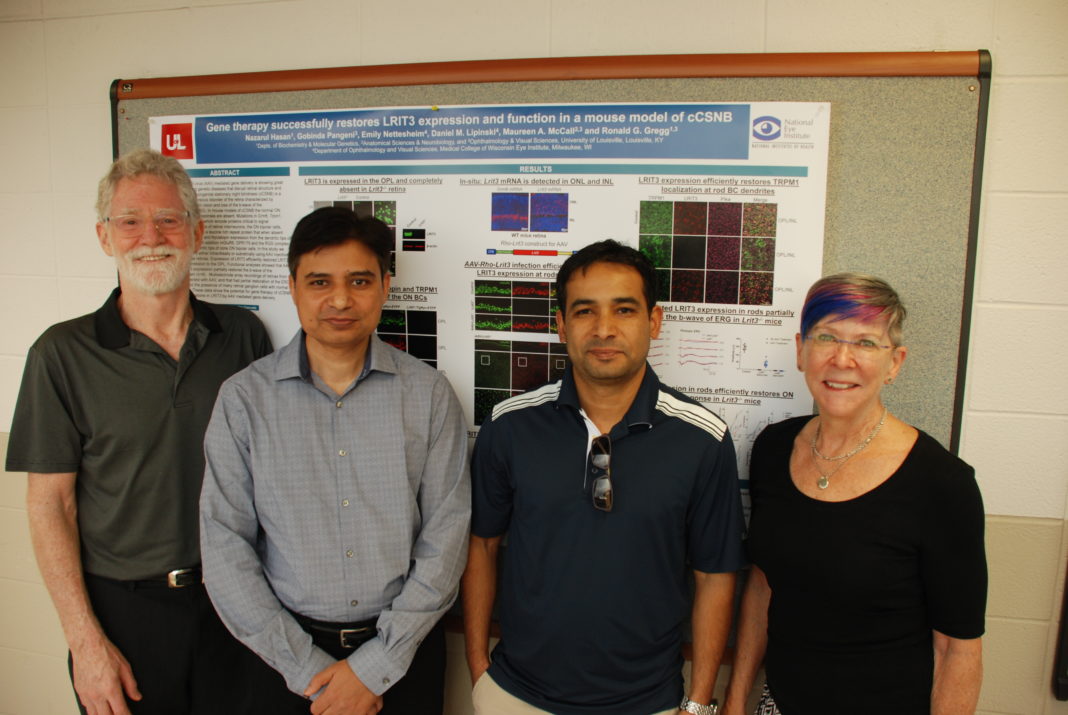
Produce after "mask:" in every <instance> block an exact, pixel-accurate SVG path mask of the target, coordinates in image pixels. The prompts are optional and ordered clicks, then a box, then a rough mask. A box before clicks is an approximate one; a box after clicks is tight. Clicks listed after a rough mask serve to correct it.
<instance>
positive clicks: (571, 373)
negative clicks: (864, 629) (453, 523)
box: [463, 240, 743, 715]
mask: <svg viewBox="0 0 1068 715" xmlns="http://www.w3.org/2000/svg"><path fill="white" fill-rule="evenodd" d="M556 290H557V299H558V302H559V308H560V309H559V311H558V312H557V314H556V319H557V326H558V329H559V335H560V340H561V342H564V343H566V344H567V353H568V357H569V358H570V365H569V366H568V368H567V370H566V372H565V373H564V377H563V379H562V380H561V381H559V382H556V383H553V384H549V385H546V386H544V387H541V388H539V389H537V390H534V391H532V392H528V393H526V394H523V395H519V396H517V397H513V398H511V399H509V400H505V401H504V402H502V403H500V404H498V405H497V406H496V408H495V409H494V410H493V414H492V416H491V418H490V419H489V420H488V421H486V422H485V423H484V424H483V425H482V427H481V431H480V432H479V435H478V440H477V442H476V443H475V451H474V455H473V457H472V479H473V490H474V494H473V514H472V524H471V527H472V528H471V532H472V533H471V544H470V546H471V548H470V552H469V557H468V562H467V570H466V572H465V573H464V577H463V600H464V620H465V632H466V638H467V661H468V667H469V668H470V670H471V678H472V682H473V683H474V684H475V688H474V692H473V699H474V704H475V713H476V715H491V714H492V715H511V714H512V713H517V714H518V713H540V712H551V713H559V714H563V715H569V714H574V715H581V714H584V713H613V715H651V714H654V713H655V714H661V713H676V712H677V711H679V712H690V713H698V714H700V715H709V714H714V713H715V711H716V706H715V703H714V702H713V699H712V692H713V689H714V687H715V681H716V674H717V671H718V669H719V664H720V660H721V658H722V655H723V650H724V647H725V644H726V640H727V633H728V630H729V628H730V615H731V604H732V599H733V594H734V580H735V571H737V569H738V568H739V567H741V566H742V564H743V556H742V546H741V536H742V530H743V522H742V512H741V504H740V498H739V491H738V478H737V465H736V462H735V455H734V446H733V444H732V442H731V438H730V435H729V434H728V433H727V426H726V424H725V423H724V422H723V421H722V420H721V419H720V418H719V417H717V416H716V415H715V414H713V413H711V412H709V411H708V410H706V409H705V408H704V407H702V406H701V405H699V404H698V403H696V402H694V401H693V400H691V399H689V398H687V397H685V396H683V395H682V394H680V393H679V392H677V391H675V390H673V389H671V388H669V387H667V386H665V385H662V384H661V383H660V381H659V379H658V378H657V376H656V374H655V373H654V372H653V370H652V368H651V367H650V366H649V365H648V363H647V362H646V355H647V354H648V352H649V343H650V341H651V339H652V338H655V337H657V335H658V334H659V331H660V323H661V320H662V319H663V311H662V310H661V308H660V306H658V305H656V304H655V301H656V274H655V271H654V269H653V267H652V265H651V264H650V263H649V261H648V260H647V259H646V258H645V256H644V255H642V254H641V253H640V252H638V251H636V250H634V249H633V248H629V247H627V246H623V245H621V244H619V243H617V242H615V241H611V240H608V241H601V242H599V243H594V244H592V245H589V246H587V247H585V248H583V249H582V250H581V251H578V252H577V253H575V254H574V255H572V256H571V257H570V258H568V259H567V261H566V262H565V263H564V265H563V266H562V267H561V268H560V273H559V275H558V276H557V282H556ZM505 533H507V534H508V545H507V548H506V549H505V550H504V557H503V564H504V566H503V568H504V573H503V578H502V580H501V582H500V598H499V599H496V600H497V601H498V605H499V609H500V629H501V640H500V642H499V643H498V645H497V647H496V648H495V649H494V651H493V654H492V656H491V655H490V653H489V630H490V619H491V614H492V611H493V604H494V600H495V597H496V595H497V593H496V592H497V556H498V551H499V549H500V545H501V539H502V538H503V537H504V535H505ZM691 571H692V573H693V578H694V582H695V594H694V597H693V600H692V602H691V599H690V587H689V579H688V578H687V576H688V572H691ZM687 615H689V616H690V619H691V622H692V628H693V668H692V677H691V682H690V689H689V692H688V693H687V694H686V695H685V696H683V679H682V674H681V671H682V640H683V631H684V628H685V622H686V617H687ZM680 699H681V705H680V704H679V703H680Z"/></svg>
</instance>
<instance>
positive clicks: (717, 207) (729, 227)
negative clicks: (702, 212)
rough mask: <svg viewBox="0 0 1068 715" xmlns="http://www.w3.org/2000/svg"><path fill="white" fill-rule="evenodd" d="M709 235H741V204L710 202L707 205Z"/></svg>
mask: <svg viewBox="0 0 1068 715" xmlns="http://www.w3.org/2000/svg"><path fill="white" fill-rule="evenodd" d="M708 235H709V236H741V235H742V205H741V204H735V203H724V204H719V203H712V204H709V205H708Z"/></svg>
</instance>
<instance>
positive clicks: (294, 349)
mask: <svg viewBox="0 0 1068 715" xmlns="http://www.w3.org/2000/svg"><path fill="white" fill-rule="evenodd" d="M368 348H369V352H368V354H367V360H366V361H365V362H364V365H363V371H362V372H360V376H359V377H358V378H357V380H356V381H357V382H359V381H360V380H362V379H364V378H365V377H367V375H369V374H370V373H371V372H372V371H376V372H386V373H390V374H393V373H396V372H397V358H396V355H394V354H393V349H392V348H390V347H389V346H388V345H386V344H385V343H383V342H382V341H381V340H379V338H378V335H374V334H373V335H371V338H370V341H369V342H368ZM275 365H276V366H275V372H274V377H275V379H276V380H288V379H291V378H299V379H301V380H303V381H304V382H311V381H312V374H311V364H310V363H309V362H308V348H307V346H306V345H305V343H304V331H303V330H301V329H298V330H297V334H296V335H294V336H293V339H292V340H290V341H289V343H288V344H287V345H286V346H285V347H283V348H282V349H280V350H279V351H278V362H277V363H276V364H275Z"/></svg>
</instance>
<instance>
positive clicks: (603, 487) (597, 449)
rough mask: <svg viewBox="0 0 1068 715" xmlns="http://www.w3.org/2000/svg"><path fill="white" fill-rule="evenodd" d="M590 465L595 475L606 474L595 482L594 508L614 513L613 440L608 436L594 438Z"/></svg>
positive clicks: (593, 491) (595, 478)
mask: <svg viewBox="0 0 1068 715" xmlns="http://www.w3.org/2000/svg"><path fill="white" fill-rule="evenodd" d="M590 463H591V464H592V465H593V469H592V470H591V471H592V472H593V473H595V474H596V473H597V471H602V472H604V474H601V475H599V476H597V477H594V480H593V489H592V493H593V506H594V508H595V509H600V510H601V511H612V440H611V439H610V438H609V437H608V435H606V434H602V435H600V436H599V437H594V438H593V442H592V443H591V444H590Z"/></svg>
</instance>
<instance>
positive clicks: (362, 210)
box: [349, 201, 375, 218]
mask: <svg viewBox="0 0 1068 715" xmlns="http://www.w3.org/2000/svg"><path fill="white" fill-rule="evenodd" d="M349 205H350V206H351V207H352V210H353V211H355V212H356V215H357V216H359V217H360V218H371V217H372V216H374V215H375V203H374V201H353V202H352V203H351V204H349Z"/></svg>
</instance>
